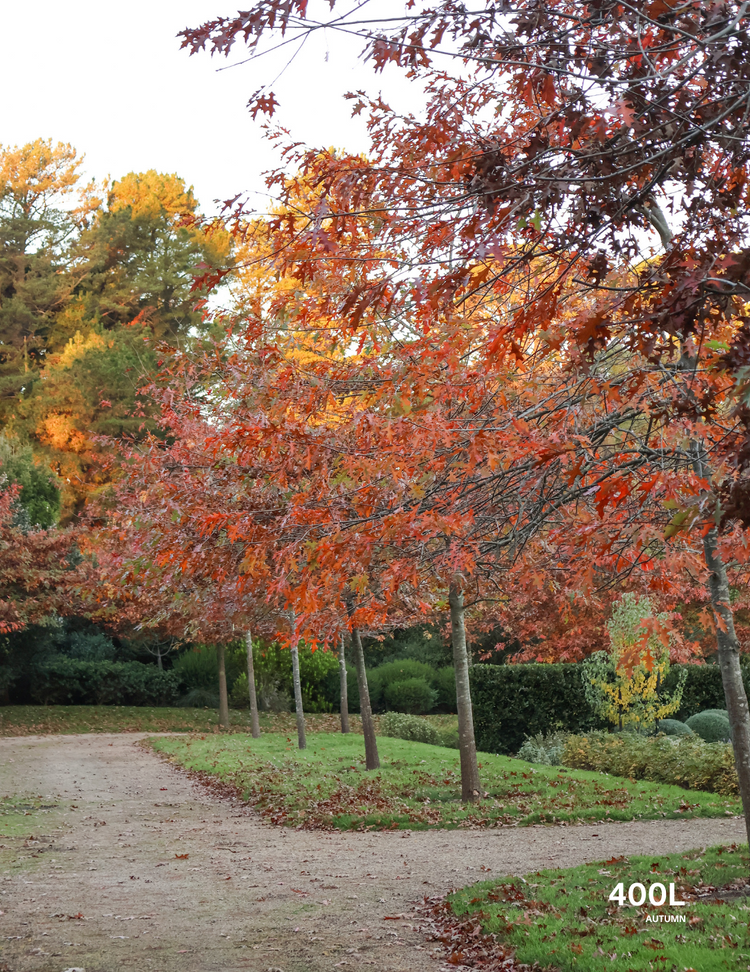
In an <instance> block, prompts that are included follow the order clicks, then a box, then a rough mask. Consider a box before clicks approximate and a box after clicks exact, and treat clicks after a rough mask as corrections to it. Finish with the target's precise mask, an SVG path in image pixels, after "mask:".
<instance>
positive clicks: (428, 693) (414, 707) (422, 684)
mask: <svg viewBox="0 0 750 972" xmlns="http://www.w3.org/2000/svg"><path fill="white" fill-rule="evenodd" d="M383 694H384V696H385V701H386V704H387V706H388V708H389V709H395V711H396V712H408V713H412V714H418V713H423V712H429V711H430V710H431V709H432V708H433V706H434V705H435V697H436V693H435V692H434V690H433V689H432V688H430V686H429V685H428V684H427V682H426V681H425V679H423V678H407V679H404V681H403V682H391V684H390V685H386V687H385V691H384V693H383Z"/></svg>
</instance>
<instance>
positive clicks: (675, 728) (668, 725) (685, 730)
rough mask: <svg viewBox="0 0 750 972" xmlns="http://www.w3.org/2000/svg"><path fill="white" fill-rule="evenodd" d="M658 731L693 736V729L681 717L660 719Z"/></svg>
mask: <svg viewBox="0 0 750 972" xmlns="http://www.w3.org/2000/svg"><path fill="white" fill-rule="evenodd" d="M657 731H658V732H663V733H664V735H665V736H692V735H694V733H693V730H692V729H691V728H690V726H686V725H685V723H684V722H680V720H679V719H660V720H659V728H658V730H657Z"/></svg>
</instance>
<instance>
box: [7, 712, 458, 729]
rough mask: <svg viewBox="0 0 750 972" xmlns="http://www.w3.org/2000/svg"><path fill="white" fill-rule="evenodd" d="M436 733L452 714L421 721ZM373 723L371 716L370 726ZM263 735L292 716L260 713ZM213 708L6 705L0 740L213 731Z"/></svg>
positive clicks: (238, 718) (330, 721) (291, 721)
mask: <svg viewBox="0 0 750 972" xmlns="http://www.w3.org/2000/svg"><path fill="white" fill-rule="evenodd" d="M229 716H230V721H231V730H230V731H232V732H248V731H249V728H250V713H249V711H248V710H247V709H240V710H234V709H233V710H231V711H230V713H229ZM424 718H426V719H428V720H429V721H430V722H431V723H433V725H434V726H436V728H437V729H439V730H441V731H446V730H451V729H456V727H457V724H458V723H457V719H456V716H455V715H431V716H425V717H424ZM305 721H306V722H307V726H308V729H309V730H310V732H337V731H338V729H339V727H340V722H339V716H338V713H331V714H324V715H317V714H315V715H306V716H305ZM349 721H350V723H351V728H352V732H355V733H360V734H361V732H362V725H361V723H360V719H359V716H358V715H351V716H349ZM378 722H379V718H378V716H375V725H376V727H377V725H378ZM260 724H261V727H262V728H263V730H264V732H279V733H286V734H288V733H290V732H295V733H296V732H297V728H296V726H297V723H296V719H295V715H294V713H293V712H277V713H270V712H261V714H260ZM219 731H220V730H219V713H218V711H217V710H216V709H185V708H167V707H158V706H153V707H149V706H135V705H6V706H2V707H0V736H29V735H48V734H57V733H78V732H219Z"/></svg>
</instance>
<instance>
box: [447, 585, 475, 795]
mask: <svg viewBox="0 0 750 972" xmlns="http://www.w3.org/2000/svg"><path fill="white" fill-rule="evenodd" d="M449 604H450V608H451V643H452V644H453V667H454V669H455V672H456V701H457V709H458V751H459V755H460V757H461V799H462V800H463V801H464V802H465V803H471V802H473V801H474V800H478V799H479V797H480V796H481V793H482V784H481V781H480V779H479V766H478V765H477V745H476V742H475V740H474V715H473V713H472V710H471V688H470V685H469V659H468V655H467V653H466V626H465V624H464V596H463V593H462V591H461V589H460V588H459V587H458V585H457V584H451V586H450V594H449Z"/></svg>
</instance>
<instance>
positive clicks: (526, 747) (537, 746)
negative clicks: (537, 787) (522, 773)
mask: <svg viewBox="0 0 750 972" xmlns="http://www.w3.org/2000/svg"><path fill="white" fill-rule="evenodd" d="M566 739H567V733H564V732H552V733H549V734H548V735H546V736H545V735H544V734H543V733H541V732H539V733H537V734H536V735H535V736H530V737H529V738H528V739H526V740H525V742H524V744H523V746H521V748H520V749H519V751H518V758H519V759H525V760H526V761H527V762H529V763H541V764H542V765H544V766H560V765H561V764H562V759H563V753H564V751H565V740H566Z"/></svg>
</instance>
